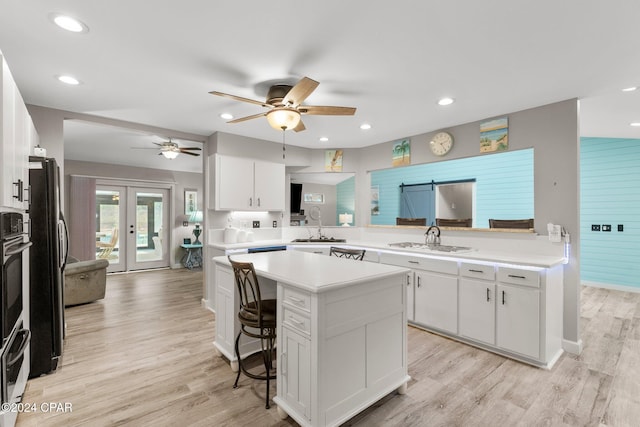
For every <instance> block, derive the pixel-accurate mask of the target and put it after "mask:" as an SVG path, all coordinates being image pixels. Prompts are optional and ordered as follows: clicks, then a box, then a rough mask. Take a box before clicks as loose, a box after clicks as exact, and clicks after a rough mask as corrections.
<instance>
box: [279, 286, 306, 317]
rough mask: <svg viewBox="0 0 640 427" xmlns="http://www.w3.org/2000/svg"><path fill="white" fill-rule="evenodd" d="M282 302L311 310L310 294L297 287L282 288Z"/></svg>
mask: <svg viewBox="0 0 640 427" xmlns="http://www.w3.org/2000/svg"><path fill="white" fill-rule="evenodd" d="M284 303H285V304H289V305H291V306H293V307H296V308H298V309H300V310H304V311H306V312H310V311H311V295H309V294H308V293H306V292H302V291H298V290H297V289H291V288H284Z"/></svg>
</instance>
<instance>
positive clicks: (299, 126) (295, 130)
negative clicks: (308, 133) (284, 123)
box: [293, 120, 306, 132]
mask: <svg viewBox="0 0 640 427" xmlns="http://www.w3.org/2000/svg"><path fill="white" fill-rule="evenodd" d="M305 129H306V127H305V126H304V123H302V120H300V122H299V123H298V126H296V127H294V128H293V131H294V132H302V131H303V130H305Z"/></svg>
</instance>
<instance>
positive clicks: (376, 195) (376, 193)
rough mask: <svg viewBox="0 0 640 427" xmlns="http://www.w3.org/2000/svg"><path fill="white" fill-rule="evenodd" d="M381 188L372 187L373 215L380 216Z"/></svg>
mask: <svg viewBox="0 0 640 427" xmlns="http://www.w3.org/2000/svg"><path fill="white" fill-rule="evenodd" d="M379 200H380V187H378V186H377V185H374V186H373V187H371V215H380V204H379Z"/></svg>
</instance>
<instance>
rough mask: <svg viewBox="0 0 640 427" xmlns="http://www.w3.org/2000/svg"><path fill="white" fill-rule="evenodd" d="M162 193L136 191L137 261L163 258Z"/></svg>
mask: <svg viewBox="0 0 640 427" xmlns="http://www.w3.org/2000/svg"><path fill="white" fill-rule="evenodd" d="M163 204H164V201H163V200H162V194H161V193H141V192H138V193H136V262H145V261H158V260H161V259H162V220H163V218H162V211H163Z"/></svg>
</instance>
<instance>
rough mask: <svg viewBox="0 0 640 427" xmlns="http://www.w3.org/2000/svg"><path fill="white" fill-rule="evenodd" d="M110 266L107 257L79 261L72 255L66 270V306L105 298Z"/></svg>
mask: <svg viewBox="0 0 640 427" xmlns="http://www.w3.org/2000/svg"><path fill="white" fill-rule="evenodd" d="M108 266H109V261H107V260H106V259H95V260H89V261H78V260H77V259H76V258H74V257H71V256H70V257H69V259H68V261H67V266H66V268H65V270H64V305H65V307H67V306H70V305H77V304H85V303H88V302H92V301H96V300H99V299H102V298H104V295H105V290H106V285H107V267H108Z"/></svg>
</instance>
